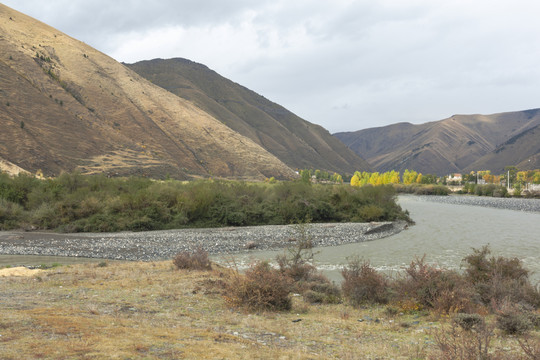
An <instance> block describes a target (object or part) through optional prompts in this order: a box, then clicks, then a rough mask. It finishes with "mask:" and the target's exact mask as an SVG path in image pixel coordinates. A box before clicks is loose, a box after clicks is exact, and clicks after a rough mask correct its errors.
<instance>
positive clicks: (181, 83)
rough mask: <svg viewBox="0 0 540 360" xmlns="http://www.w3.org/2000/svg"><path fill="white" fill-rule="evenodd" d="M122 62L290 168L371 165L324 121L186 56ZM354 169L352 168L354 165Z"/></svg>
mask: <svg viewBox="0 0 540 360" xmlns="http://www.w3.org/2000/svg"><path fill="white" fill-rule="evenodd" d="M127 66H128V67H129V68H130V69H132V70H134V71H136V72H137V73H138V74H139V75H141V76H142V77H144V78H146V79H148V80H150V81H151V82H152V83H154V84H156V85H158V86H160V87H162V88H164V89H166V90H168V91H170V92H171V93H173V94H175V95H177V96H179V97H181V98H183V99H186V100H189V101H191V102H193V103H194V104H195V105H196V106H197V107H199V108H201V109H203V110H204V111H206V112H207V113H209V114H211V115H212V116H213V117H214V118H216V119H218V120H219V121H221V122H222V123H223V124H225V125H227V126H228V127H229V128H231V129H233V130H234V131H236V132H238V133H240V134H242V135H244V136H246V137H248V138H249V139H251V140H252V141H253V142H255V143H256V144H258V145H260V146H261V147H263V148H264V149H265V150H267V151H268V152H270V153H271V154H273V155H275V156H276V157H277V158H278V159H280V160H281V161H283V162H284V163H285V164H287V165H289V166H290V167H291V168H295V169H305V168H314V169H321V170H328V171H335V172H339V173H351V169H366V170H369V169H370V168H371V167H370V165H369V164H368V163H367V162H366V161H365V160H363V159H362V158H361V157H360V156H361V155H360V156H359V155H357V154H355V153H354V152H353V151H351V150H350V149H349V148H347V147H346V146H345V145H344V144H343V143H342V142H341V141H339V140H338V139H336V138H335V137H333V136H332V135H331V134H330V133H329V132H328V131H327V130H326V129H324V128H323V127H321V126H319V125H316V124H312V123H310V122H308V121H305V120H303V119H301V118H300V117H298V116H296V115H295V114H293V113H292V112H290V111H288V110H287V109H285V108H283V107H282V106H280V105H278V104H276V103H273V102H272V101H270V100H268V99H266V98H265V97H263V96H261V95H259V94H257V93H255V92H253V91H251V90H249V89H247V88H245V87H243V86H241V85H239V84H237V83H234V82H232V81H231V80H228V79H226V78H224V77H222V76H220V75H219V74H217V73H216V72H214V71H212V70H210V69H208V67H206V66H204V65H202V64H198V63H195V62H192V61H190V60H186V59H181V58H177V59H170V60H162V59H155V60H150V61H141V62H138V63H135V64H131V65H130V64H127ZM353 171H354V170H353Z"/></svg>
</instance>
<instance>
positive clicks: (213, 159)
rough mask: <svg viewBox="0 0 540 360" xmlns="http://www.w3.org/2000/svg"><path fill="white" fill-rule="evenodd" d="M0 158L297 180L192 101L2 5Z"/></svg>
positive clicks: (150, 172) (23, 163)
mask: <svg viewBox="0 0 540 360" xmlns="http://www.w3.org/2000/svg"><path fill="white" fill-rule="evenodd" d="M0 30H1V33H2V36H1V37H0V50H1V51H0V79H1V82H0V127H1V128H0V130H1V131H0V160H2V161H3V162H5V163H6V164H13V165H15V166H17V167H19V168H22V169H24V170H27V171H30V172H32V173H35V172H36V171H38V170H42V171H43V173H44V174H45V175H47V176H52V175H57V174H59V173H60V172H61V171H74V170H77V171H80V172H82V173H96V172H99V173H106V174H109V175H143V176H153V177H158V178H159V177H161V178H163V177H165V176H167V175H170V176H173V177H176V178H180V179H190V178H197V177H213V176H218V177H225V178H240V179H242V178H246V179H247V178H249V179H262V178H266V177H271V176H274V177H276V178H283V179H285V178H294V177H295V176H296V174H295V173H294V171H293V170H292V169H291V168H290V167H289V166H287V165H286V164H284V163H283V162H282V161H281V160H279V159H278V158H277V157H276V156H274V155H272V154H270V153H269V152H268V151H266V150H265V149H263V148H262V147H261V146H260V145H258V144H256V143H255V142H253V141H252V140H251V139H249V138H248V137H245V136H243V135H241V134H239V133H238V132H236V131H233V130H232V129H230V128H229V127H227V126H225V125H224V124H223V123H222V122H221V121H218V120H217V119H215V118H214V117H213V116H212V115H210V114H208V113H207V112H205V111H203V110H202V109H200V108H198V107H197V106H196V105H195V104H194V103H193V102H191V101H188V100H186V99H182V98H179V97H177V96H175V95H173V94H171V93H170V92H168V91H166V90H164V89H162V88H161V87H158V86H156V85H154V84H152V83H150V82H149V81H147V80H146V79H144V78H142V77H141V76H139V75H138V74H136V73H135V72H134V71H132V70H130V69H128V68H127V67H126V66H124V65H122V64H120V63H118V62H117V61H115V60H114V59H112V58H110V57H109V56H107V55H106V54H103V53H101V52H99V51H97V50H95V49H93V48H91V47H90V46H88V45H86V44H84V43H83V42H81V41H79V40H76V39H73V38H71V37H69V36H68V35H66V34H63V33H61V32H60V31H58V30H56V29H54V28H52V27H50V26H48V25H46V24H43V23H41V22H39V21H37V20H35V19H33V18H31V17H28V16H26V15H24V14H22V13H19V12H17V11H15V10H13V9H10V8H9V7H7V6H5V5H3V4H0Z"/></svg>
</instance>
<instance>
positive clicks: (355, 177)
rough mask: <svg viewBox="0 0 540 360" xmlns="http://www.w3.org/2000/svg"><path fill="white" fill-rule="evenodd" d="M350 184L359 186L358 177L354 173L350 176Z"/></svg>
mask: <svg viewBox="0 0 540 360" xmlns="http://www.w3.org/2000/svg"><path fill="white" fill-rule="evenodd" d="M351 186H360V178H359V177H358V175H357V174H356V173H355V174H354V175H353V177H352V178H351Z"/></svg>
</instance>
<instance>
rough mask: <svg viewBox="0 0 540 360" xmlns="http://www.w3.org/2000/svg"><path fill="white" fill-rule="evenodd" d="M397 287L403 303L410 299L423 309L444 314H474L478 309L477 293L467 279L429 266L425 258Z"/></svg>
mask: <svg viewBox="0 0 540 360" xmlns="http://www.w3.org/2000/svg"><path fill="white" fill-rule="evenodd" d="M393 286H394V289H395V292H396V294H398V296H399V298H400V299H401V300H403V299H407V298H410V299H411V300H414V301H416V302H418V303H419V304H420V305H421V307H426V308H431V309H434V310H436V311H438V312H441V313H451V312H470V311H473V309H474V308H475V305H474V303H473V299H474V291H473V289H472V287H471V286H468V284H467V283H466V282H464V281H463V277H462V276H461V275H460V274H458V273H457V272H455V271H451V270H444V269H439V268H436V267H434V266H433V265H429V264H426V262H425V256H424V257H422V258H420V259H418V258H417V259H415V260H413V261H412V262H411V264H410V265H409V267H408V268H407V269H405V276H404V277H403V278H401V279H398V280H397V281H396V282H395V283H394V284H393Z"/></svg>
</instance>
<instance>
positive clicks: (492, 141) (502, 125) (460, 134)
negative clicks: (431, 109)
mask: <svg viewBox="0 0 540 360" xmlns="http://www.w3.org/2000/svg"><path fill="white" fill-rule="evenodd" d="M539 124H540V112H539V111H537V110H527V111H518V112H509V113H501V114H493V115H454V116H452V117H450V118H448V119H444V120H440V121H434V122H429V123H425V124H420V125H413V124H409V123H399V124H393V125H389V126H385V127H380V128H372V129H365V130H360V131H357V132H349V133H338V134H335V136H336V137H337V138H339V139H340V140H342V141H343V142H344V143H345V144H346V145H347V146H349V147H350V148H351V149H352V150H354V151H355V152H357V153H360V154H362V155H363V156H365V158H366V159H367V160H368V161H369V162H370V163H371V164H372V165H373V166H374V167H375V168H376V169H377V170H378V171H388V170H399V171H403V170H405V169H414V170H416V171H419V172H422V173H434V174H438V175H445V174H448V173H451V172H459V171H463V170H492V171H494V172H495V171H499V169H503V168H504V167H505V166H508V165H517V164H518V163H519V162H521V161H522V160H524V159H526V158H527V159H528V158H530V157H532V156H534V154H537V153H538V152H539V150H540V149H539V148H538V141H536V142H535V141H534V140H535V139H537V137H536V138H535V137H534V136H527V137H525V136H524V137H521V138H520V139H519V141H516V143H518V144H519V147H514V148H513V151H512V156H502V155H503V153H501V152H500V151H499V152H498V153H497V152H494V153H493V155H491V156H490V157H489V159H490V160H489V161H488V160H487V159H488V158H487V157H486V161H480V160H479V159H481V158H483V157H484V156H488V154H491V153H492V151H495V150H496V149H497V147H498V146H499V145H501V144H503V143H504V142H505V141H508V140H510V139H512V138H513V137H516V136H518V135H519V134H522V133H527V132H528V131H529V130H531V129H533V128H535V127H536V126H538V125H539Z"/></svg>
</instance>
